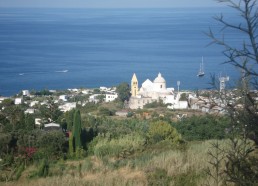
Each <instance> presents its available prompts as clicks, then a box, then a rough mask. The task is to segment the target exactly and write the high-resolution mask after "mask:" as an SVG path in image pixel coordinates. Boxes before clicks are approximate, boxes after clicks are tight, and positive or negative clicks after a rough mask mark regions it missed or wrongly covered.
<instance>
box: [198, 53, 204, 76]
mask: <svg viewBox="0 0 258 186" xmlns="http://www.w3.org/2000/svg"><path fill="white" fill-rule="evenodd" d="M204 75H205V73H204V70H203V57H202V63H201V64H200V70H199V72H198V74H197V76H198V77H202V76H204Z"/></svg>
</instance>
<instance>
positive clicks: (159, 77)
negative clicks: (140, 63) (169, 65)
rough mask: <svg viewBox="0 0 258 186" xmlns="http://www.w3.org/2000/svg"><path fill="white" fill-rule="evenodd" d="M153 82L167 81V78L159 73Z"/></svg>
mask: <svg viewBox="0 0 258 186" xmlns="http://www.w3.org/2000/svg"><path fill="white" fill-rule="evenodd" d="M153 83H166V80H165V79H164V78H163V77H162V76H161V73H159V74H158V77H156V78H155V79H154V81H153Z"/></svg>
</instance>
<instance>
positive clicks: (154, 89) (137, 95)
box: [129, 73, 188, 109]
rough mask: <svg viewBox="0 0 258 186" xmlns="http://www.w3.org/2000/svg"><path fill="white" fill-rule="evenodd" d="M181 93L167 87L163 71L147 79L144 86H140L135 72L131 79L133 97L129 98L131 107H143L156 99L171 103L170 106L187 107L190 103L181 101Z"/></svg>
mask: <svg viewBox="0 0 258 186" xmlns="http://www.w3.org/2000/svg"><path fill="white" fill-rule="evenodd" d="M179 99H180V93H179V92H177V94H175V91H174V88H167V86H166V80H165V79H164V78H163V77H162V75H161V73H159V74H158V76H157V77H156V78H155V79H154V81H153V82H152V81H151V80H149V79H147V80H145V81H144V82H143V83H142V87H141V88H140V89H139V88H138V80H137V77H136V74H135V73H134V74H133V77H132V80H131V98H130V100H129V108H130V109H142V108H143V106H144V105H145V104H148V103H152V102H154V101H163V103H164V104H169V106H168V108H171V109H183V108H187V106H188V104H187V102H185V101H179Z"/></svg>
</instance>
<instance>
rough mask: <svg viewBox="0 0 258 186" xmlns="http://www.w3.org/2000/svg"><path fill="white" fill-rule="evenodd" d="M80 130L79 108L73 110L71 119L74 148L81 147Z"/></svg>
mask: <svg viewBox="0 0 258 186" xmlns="http://www.w3.org/2000/svg"><path fill="white" fill-rule="evenodd" d="M81 132H82V128H81V114H80V111H79V110H75V113H74V119H73V137H74V145H75V148H74V149H75V150H77V148H81V147H82V143H81Z"/></svg>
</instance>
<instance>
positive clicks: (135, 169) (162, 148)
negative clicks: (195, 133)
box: [5, 141, 224, 186]
mask: <svg viewBox="0 0 258 186" xmlns="http://www.w3.org/2000/svg"><path fill="white" fill-rule="evenodd" d="M210 142H211V141H205V142H192V143H191V144H188V145H183V146H184V147H182V148H181V147H180V148H175V147H171V146H170V144H167V143H164V144H159V145H158V144H156V145H154V146H149V147H147V148H146V149H145V150H143V151H137V152H134V153H133V154H128V156H126V157H124V158H119V157H112V156H108V157H102V158H99V157H96V156H90V157H88V158H86V159H83V160H80V161H66V162H58V163H57V164H55V165H52V167H51V168H50V169H51V173H52V176H50V177H47V178H32V179H27V176H28V175H29V174H30V173H31V172H32V171H33V169H34V170H35V169H36V167H29V168H28V169H26V170H25V171H24V172H23V175H22V177H21V178H20V179H19V180H18V181H16V182H13V183H7V184H5V185H7V186H10V185H15V186H20V185H24V186H25V185H37V186H43V185H47V186H51V185H110V186H111V185H119V186H123V185H160V184H161V185H186V186H187V185H189V186H190V185H191V186H194V185H196V186H197V185H203V184H204V183H207V181H208V180H207V179H209V178H208V177H207V176H206V175H205V169H206V168H207V167H208V163H207V162H208V158H209V157H208V156H207V151H208V149H209V147H210ZM222 143H224V141H222ZM80 165H81V166H80ZM80 167H81V168H80Z"/></svg>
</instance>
